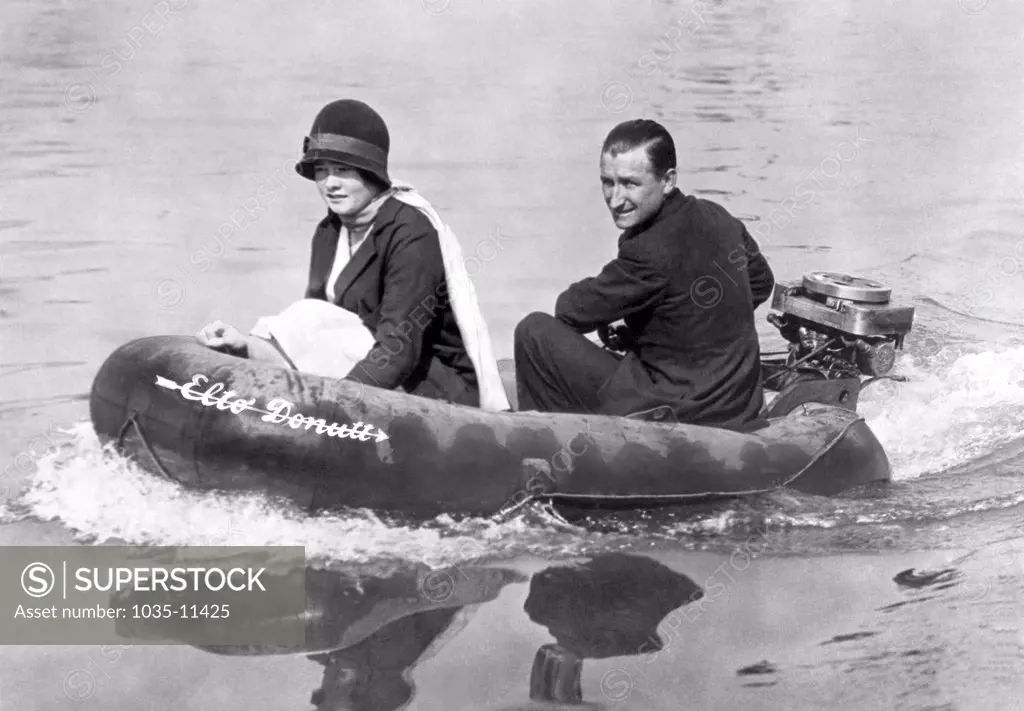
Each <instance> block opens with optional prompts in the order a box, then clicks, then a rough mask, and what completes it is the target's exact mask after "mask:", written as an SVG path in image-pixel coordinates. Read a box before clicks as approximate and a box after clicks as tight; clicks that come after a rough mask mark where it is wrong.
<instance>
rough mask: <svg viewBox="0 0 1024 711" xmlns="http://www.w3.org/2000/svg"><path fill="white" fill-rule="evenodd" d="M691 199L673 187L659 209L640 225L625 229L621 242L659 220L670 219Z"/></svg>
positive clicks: (650, 226)
mask: <svg viewBox="0 0 1024 711" xmlns="http://www.w3.org/2000/svg"><path fill="white" fill-rule="evenodd" d="M689 200H690V198H689V197H687V196H686V195H684V194H683V193H682V191H681V190H680V189H679V188H672V192H670V193H669V194H668V195H667V196H666V197H665V200H664V201H663V202H662V203H661V207H660V208H658V211H657V212H656V213H654V214H653V215H652V216H651V217H649V218H647V219H646V220H645V221H644V222H641V223H640V224H639V225H633V226H632V227H630V228H628V229H627V230H625V231H624V232H623V233H622V235H621V236H620V237H619V244H620V245H621V244H622V243H623V242H625V241H626V240H628V239H631V238H633V237H636V236H637V235H640V234H643V233H644V232H646V231H647V230H649V229H651V228H652V227H654V226H655V225H657V224H658V223H659V222H664V221H665V220H667V219H669V218H670V217H671V216H673V215H675V214H676V213H677V212H679V211H680V210H682V209H683V208H684V207H685V206H686V204H687V203H688V202H689Z"/></svg>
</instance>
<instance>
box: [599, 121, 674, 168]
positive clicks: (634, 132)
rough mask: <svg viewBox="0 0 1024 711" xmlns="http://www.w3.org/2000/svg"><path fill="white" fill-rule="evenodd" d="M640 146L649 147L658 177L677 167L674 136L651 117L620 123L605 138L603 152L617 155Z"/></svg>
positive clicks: (650, 156) (649, 155) (648, 152)
mask: <svg viewBox="0 0 1024 711" xmlns="http://www.w3.org/2000/svg"><path fill="white" fill-rule="evenodd" d="M640 146H645V147H646V148H647V156H648V158H650V160H651V167H652V168H653V170H654V174H655V175H656V176H657V177H659V178H660V177H662V176H664V175H665V173H666V172H667V171H668V170H670V169H671V168H675V167H676V144H675V142H674V141H673V140H672V136H671V135H669V132H668V131H667V130H665V127H664V126H662V125H661V124H660V123H658V122H657V121H651V120H650V119H633V120H632V121H623V122H622V123H620V124H619V125H618V126H616V127H615V128H613V129H612V130H611V132H610V133H609V134H608V137H607V138H605V139H604V146H602V147H601V153H602V155H603V154H605V153H611V154H612V155H613V156H616V155H618V154H620V153H626V152H627V151H631V150H633V149H634V148H639V147H640Z"/></svg>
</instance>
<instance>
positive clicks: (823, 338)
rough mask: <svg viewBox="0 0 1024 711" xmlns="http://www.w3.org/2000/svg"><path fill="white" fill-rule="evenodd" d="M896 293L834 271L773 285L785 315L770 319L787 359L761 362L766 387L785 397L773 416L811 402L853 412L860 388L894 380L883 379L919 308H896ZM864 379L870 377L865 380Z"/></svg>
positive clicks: (775, 406) (774, 304) (773, 305)
mask: <svg viewBox="0 0 1024 711" xmlns="http://www.w3.org/2000/svg"><path fill="white" fill-rule="evenodd" d="M891 294H892V290H891V289H889V288H888V287H886V286H884V285H883V284H880V283H878V282H876V281H872V280H869V279H863V278H861V277H856V276H850V275H848V274H839V273H835V272H809V273H807V274H805V275H804V277H803V281H802V282H801V283H799V284H776V286H775V293H774V295H773V298H772V303H771V308H772V309H774V310H775V311H780V312H782V313H781V315H780V314H775V313H771V314H768V322H769V323H771V324H772V325H773V326H775V327H776V328H778V329H779V333H780V334H781V335H782V337H783V338H784V339H786V341H787V342H788V343H789V351H788V354H787V356H786V357H785V358H783V359H778V360H765V361H764V362H763V366H764V370H765V387H766V388H768V389H769V390H775V391H778V392H780V396H779V398H777V399H776V400H775V401H773V403H772V405H771V408H770V414H769V416H779V415H781V414H785V412H783V410H785V411H788V410H791V409H792V408H793V407H795V406H796V405H798V404H800V402H807V401H809V400H813V401H816V402H828V403H830V404H838V405H841V406H844V407H848V408H849V409H856V400H857V395H858V393H859V391H860V388H861V387H862V385H867V384H869V383H871V382H874V381H875V380H877V379H878V378H880V377H893V378H895V376H887V375H886V374H887V373H889V371H891V370H892V367H893V365H894V364H895V362H896V351H897V350H902V349H903V339H904V337H905V336H906V335H907V333H908V332H909V331H910V328H911V326H912V325H913V322H914V309H913V307H908V306H899V305H897V304H894V303H892V302H891V301H890V297H891ZM861 376H868V377H870V378H871V379H870V380H868V381H867V382H865V383H861V381H860V378H861ZM821 381H843V382H842V383H839V382H836V383H832V384H826V383H821ZM815 382H817V383H818V384H817V385H816V386H815V387H811V388H807V387H803V388H797V386H800V385H811V384H813V383H815ZM798 390H799V392H798ZM784 396H788V397H784Z"/></svg>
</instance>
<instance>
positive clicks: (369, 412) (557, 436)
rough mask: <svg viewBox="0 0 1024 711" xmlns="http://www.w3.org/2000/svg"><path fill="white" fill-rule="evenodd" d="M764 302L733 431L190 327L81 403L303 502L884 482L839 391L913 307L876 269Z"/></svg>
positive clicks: (154, 466)
mask: <svg viewBox="0 0 1024 711" xmlns="http://www.w3.org/2000/svg"><path fill="white" fill-rule="evenodd" d="M771 308H772V309H773V311H778V312H780V313H770V314H769V315H768V320H769V322H771V323H772V324H773V325H774V326H775V327H776V328H778V329H779V332H780V334H781V335H782V336H783V338H784V339H785V340H786V341H787V342H788V350H787V351H785V352H784V353H783V354H782V355H781V357H777V358H770V357H764V359H763V365H764V371H765V388H766V402H768V403H769V404H768V405H766V407H765V410H764V411H763V412H762V419H761V420H759V421H757V422H755V423H752V425H751V427H750V428H748V429H747V430H746V431H734V430H726V429H720V428H714V427H705V426H699V425H689V424H678V423H675V422H671V421H665V420H662V421H658V420H657V419H656V418H657V413H654V414H653V415H648V416H645V419H640V418H621V417H607V416H593V415H577V414H560V413H539V412H500V413H495V412H485V411H481V410H479V409H476V408H471V407H463V406H456V405H452V404H450V403H446V402H440V401H436V400H429V399H425V398H420V397H415V396H411V395H408V394H406V393H404V392H400V391H387V390H381V389H377V388H372V387H363V386H361V385H358V384H353V383H350V382H348V381H346V380H332V379H327V378H322V377H319V376H316V375H310V374H305V373H301V372H297V371H294V370H288V369H284V368H280V367H276V366H274V365H271V364H268V363H262V362H256V361H250V360H246V359H242V358H237V357H234V356H231V355H228V354H224V353H220V352H216V351H213V350H211V349H209V348H206V347H204V346H201V345H199V344H198V343H197V342H196V341H195V339H194V338H193V337H191V336H188V337H186V336H152V337H146V338H141V339H137V340H134V341H131V342H130V343H127V344H125V345H124V346H122V347H120V348H118V349H117V350H116V351H115V352H114V353H113V354H111V356H110V357H109V358H108V359H107V361H106V362H105V363H104V364H103V365H102V367H101V368H100V370H99V372H98V374H97V375H96V378H95V382H94V384H93V388H92V393H91V399H90V415H91V418H92V423H93V427H94V429H95V431H96V434H97V435H98V436H99V438H100V440H101V442H104V443H106V442H113V443H114V444H115V445H116V447H117V448H118V450H119V451H120V452H121V453H122V454H124V455H126V456H130V457H133V458H134V459H135V460H136V461H137V463H138V464H139V465H141V466H142V467H143V468H145V469H147V470H148V471H152V472H153V473H156V474H160V475H163V476H166V477H168V478H170V479H172V480H174V481H177V482H179V483H180V484H182V485H184V486H186V487H190V488H193V489H200V490H202V489H207V490H246V491H253V490H258V491H263V492H265V493H267V494H268V495H270V496H273V497H278V496H283V497H287V498H288V499H291V500H293V501H294V502H296V503H297V504H299V505H301V506H303V507H308V508H310V509H324V508H332V509H333V508H344V507H367V508H372V509H376V510H383V511H392V512H396V513H405V514H410V515H423V516H432V515H436V514H438V513H443V512H448V513H465V514H475V515H479V514H484V515H489V514H495V513H500V512H508V511H510V510H513V509H515V508H516V507H518V506H520V505H522V504H523V503H525V502H526V501H530V500H533V499H537V498H541V499H548V500H551V501H553V502H554V503H556V504H560V503H561V504H568V505H573V506H584V507H587V506H599V507H637V508H639V507H648V506H653V505H658V504H666V503H671V504H676V503H686V502H693V501H700V500H707V499H709V498H719V497H732V496H741V495H749V494H757V493H764V492H768V491H771V490H774V489H777V488H780V487H791V488H792V489H795V490H797V491H801V492H805V493H810V494H819V495H834V494H837V493H839V492H842V491H845V490H847V489H850V488H852V487H856V486H860V485H863V484H868V483H871V482H876V481H885V480H888V479H889V478H890V465H889V460H888V457H887V456H886V454H885V452H884V451H883V449H882V447H881V445H880V443H879V442H878V440H877V439H876V438H875V436H874V434H873V433H872V432H871V430H870V429H869V427H868V426H867V424H866V423H865V422H864V420H863V418H862V417H860V416H859V415H858V414H857V411H856V410H857V400H858V396H859V393H860V392H861V389H862V388H863V387H865V386H867V385H869V384H870V383H871V382H873V381H874V380H877V379H879V378H884V377H892V376H887V375H886V373H887V372H888V371H889V370H891V368H892V366H893V365H894V362H895V357H896V351H897V350H899V349H902V348H903V340H904V337H905V335H906V334H907V333H908V332H909V330H910V327H911V324H912V322H913V309H912V308H909V307H901V306H898V305H896V304H893V303H891V301H890V289H888V288H887V287H884V286H883V285H881V284H879V283H877V282H872V281H868V280H865V279H860V278H857V277H852V276H849V275H845V274H835V273H824V272H812V273H809V274H806V275H804V277H803V280H802V282H799V283H795V284H778V285H777V286H776V289H775V292H774V295H773V299H772V303H771ZM775 355H779V354H775ZM502 365H503V370H504V371H505V372H504V373H503V376H504V377H506V378H507V381H506V385H507V387H508V389H509V391H510V393H514V382H513V380H512V376H511V374H510V373H509V372H508V371H509V369H510V364H509V363H508V362H504V363H503V364H502ZM652 418H653V419H652Z"/></svg>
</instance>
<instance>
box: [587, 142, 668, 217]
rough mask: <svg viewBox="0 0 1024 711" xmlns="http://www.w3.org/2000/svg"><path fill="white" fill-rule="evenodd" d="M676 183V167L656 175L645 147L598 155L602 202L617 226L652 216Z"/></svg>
mask: <svg viewBox="0 0 1024 711" xmlns="http://www.w3.org/2000/svg"><path fill="white" fill-rule="evenodd" d="M675 186H676V171H675V169H674V168H673V169H671V170H668V171H666V173H665V175H663V176H662V177H660V178H659V177H657V176H656V175H655V174H654V170H653V168H652V166H651V159H650V157H649V156H648V155H647V148H646V147H645V146H639V147H637V148H634V149H633V150H631V151H629V152H628V153H619V154H618V155H612V154H611V153H604V154H602V155H601V189H602V190H603V191H604V202H605V204H606V205H608V210H609V211H611V213H612V220H614V221H615V226H616V227H618V228H619V229H623V230H625V229H628V228H630V227H633V226H634V225H639V224H641V223H643V222H645V221H646V220H648V219H649V218H651V217H653V216H654V215H655V214H656V213H657V212H658V210H660V209H661V204H662V203H663V202H664V201H665V197H666V196H667V195H668V194H669V193H670V192H672V189H673V188H675Z"/></svg>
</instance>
